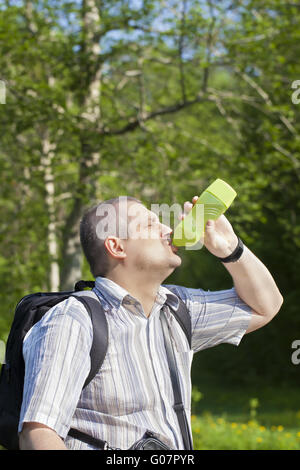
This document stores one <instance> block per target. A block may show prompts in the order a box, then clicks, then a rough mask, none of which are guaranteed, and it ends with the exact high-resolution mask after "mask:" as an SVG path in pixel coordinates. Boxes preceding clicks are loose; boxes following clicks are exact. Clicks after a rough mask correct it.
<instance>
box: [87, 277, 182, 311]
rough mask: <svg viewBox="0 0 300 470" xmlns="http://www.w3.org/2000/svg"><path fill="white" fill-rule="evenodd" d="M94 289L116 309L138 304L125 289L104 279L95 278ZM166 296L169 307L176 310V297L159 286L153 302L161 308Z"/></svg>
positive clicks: (177, 301)
mask: <svg viewBox="0 0 300 470" xmlns="http://www.w3.org/2000/svg"><path fill="white" fill-rule="evenodd" d="M95 289H96V291H98V293H99V294H101V296H102V297H104V299H105V300H106V301H107V302H108V303H110V304H111V305H112V306H114V307H116V308H117V309H119V308H120V306H121V305H122V303H124V304H134V303H136V302H138V301H137V299H135V298H134V297H133V296H132V295H131V294H129V292H128V291H127V290H126V289H124V288H123V287H121V286H120V285H119V284H117V283H116V282H114V281H112V280H111V279H107V278H106V277H101V276H98V277H96V279H95ZM167 296H168V298H169V302H170V305H171V306H172V307H174V308H175V309H177V308H178V304H179V300H178V297H177V296H176V295H175V294H174V293H173V292H171V291H169V290H168V289H167V288H166V287H164V286H159V289H158V292H157V296H156V299H155V302H156V303H158V304H161V306H163V305H164V304H165V302H166V300H167Z"/></svg>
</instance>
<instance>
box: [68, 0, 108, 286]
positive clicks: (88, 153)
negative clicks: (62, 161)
mask: <svg viewBox="0 0 300 470" xmlns="http://www.w3.org/2000/svg"><path fill="white" fill-rule="evenodd" d="M82 19H83V41H82V50H81V53H82V77H83V82H84V83H83V87H82V90H86V92H84V94H83V96H82V99H81V108H82V112H81V117H82V118H84V122H88V123H90V125H91V126H94V125H95V123H97V124H98V123H99V121H100V118H101V111H100V93H101V65H100V61H99V55H100V45H99V34H98V33H99V28H100V11H99V8H98V7H97V2H96V0H83V1H82ZM95 64H98V65H97V67H95ZM80 140H81V159H80V163H79V183H78V188H77V191H76V196H75V200H74V203H73V207H72V210H71V212H70V214H69V217H68V219H67V221H66V224H65V229H64V235H63V250H62V269H61V289H63V290H65V289H67V290H68V289H73V287H74V284H75V282H76V281H77V280H79V279H80V278H81V271H82V250H81V245H80V238H79V223H80V219H81V216H82V213H83V210H84V208H85V206H86V205H89V202H88V201H90V200H91V199H94V194H95V189H96V185H97V174H98V172H99V161H100V153H99V151H98V148H99V144H98V145H97V149H95V148H94V146H93V144H92V143H91V142H90V141H89V132H88V128H86V129H82V132H81V137H80Z"/></svg>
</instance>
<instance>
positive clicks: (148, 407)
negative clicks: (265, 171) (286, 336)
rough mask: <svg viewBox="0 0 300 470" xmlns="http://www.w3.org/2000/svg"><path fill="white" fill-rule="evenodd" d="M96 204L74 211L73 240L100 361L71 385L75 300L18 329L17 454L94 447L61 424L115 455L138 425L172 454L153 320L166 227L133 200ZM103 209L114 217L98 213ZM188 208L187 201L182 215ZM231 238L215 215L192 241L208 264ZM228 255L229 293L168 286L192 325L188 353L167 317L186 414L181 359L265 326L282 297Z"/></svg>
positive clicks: (84, 347)
mask: <svg viewBox="0 0 300 470" xmlns="http://www.w3.org/2000/svg"><path fill="white" fill-rule="evenodd" d="M121 199H122V200H121ZM196 200H197V197H195V198H194V199H193V203H195V202H196ZM103 204H104V203H102V204H100V205H99V206H98V207H94V208H92V209H90V210H89V211H88V212H87V213H86V214H85V216H84V217H83V219H82V222H81V233H80V235H81V243H82V248H83V251H84V253H85V255H86V258H87V260H88V262H89V264H90V269H91V272H92V274H93V275H94V277H95V278H96V282H95V288H94V292H95V293H96V295H97V296H98V298H99V300H100V301H101V304H102V305H103V307H104V309H105V311H106V318H107V321H108V326H109V347H108V351H107V355H106V357H105V361H104V363H103V365H102V367H101V369H100V371H99V372H98V374H97V375H96V377H95V378H94V379H93V380H92V382H91V383H90V384H89V385H88V386H87V387H86V388H85V389H84V390H82V386H83V384H84V382H85V378H86V377H87V375H88V372H89V367H90V356H89V350H90V347H91V344H92V326H91V321H90V319H89V317H88V314H87V312H86V311H85V309H84V307H83V305H82V304H81V303H80V302H79V301H78V300H77V299H74V298H70V299H67V300H65V301H63V302H61V303H60V304H59V305H57V306H56V307H53V308H52V309H51V310H50V311H49V312H48V313H47V314H46V315H45V317H44V318H43V319H42V320H41V321H40V322H39V323H38V324H36V325H35V326H34V327H33V328H32V329H31V330H30V332H29V333H28V335H27V337H26V338H25V340H24V348H23V354H24V359H25V364H26V373H25V386H24V395H23V405H22V411H21V417H20V425H19V431H20V447H21V449H94V448H95V447H94V446H92V445H88V444H85V443H83V442H81V441H80V440H78V439H73V438H71V437H70V436H68V430H69V429H70V428H71V427H72V428H75V429H77V430H79V431H82V432H84V433H87V434H89V435H91V436H93V437H95V438H97V439H102V440H104V441H106V442H108V444H109V446H111V447H116V448H121V449H128V448H129V447H130V446H131V445H132V444H133V443H134V442H136V441H137V440H138V439H140V438H141V437H142V436H143V434H144V432H145V431H146V430H147V429H149V430H150V431H152V432H154V433H155V434H156V436H157V437H158V438H159V439H161V440H162V441H163V442H164V443H165V444H166V445H168V446H170V447H171V448H173V449H183V440H182V436H181V433H180V428H179V425H178V421H177V417H176V414H175V412H174V409H173V400H174V395H173V389H172V384H171V379H170V373H169V369H168V363H167V358H166V351H165V347H164V340H163V335H162V329H161V323H160V321H159V320H160V313H161V309H162V307H163V305H164V304H165V301H166V294H167V293H168V294H170V290H169V289H168V286H164V285H162V282H163V281H164V280H165V279H166V278H167V277H168V276H169V275H170V274H171V273H172V272H173V271H174V269H175V268H177V267H179V266H180V264H181V258H180V257H179V255H178V250H177V248H175V247H173V246H172V245H171V243H170V237H171V233H172V230H171V228H170V227H169V226H167V225H164V224H162V223H161V222H160V220H159V218H158V216H157V215H156V214H155V213H154V212H151V211H150V210H148V209H147V208H146V207H145V206H144V205H143V204H142V203H141V202H140V201H138V200H137V199H134V198H127V199H126V200H125V201H124V198H120V199H118V198H116V199H112V200H109V201H105V208H106V213H105V212H104V211H103V210H101V209H103V207H104V206H103ZM187 206H189V207H187ZM110 207H111V208H113V209H114V211H112V212H111V211H109V210H108V211H107V208H110ZM191 207H192V204H191V203H187V204H186V212H187V211H188V210H190V208H191ZM111 222H115V224H113V223H111ZM124 224H125V225H126V226H127V229H128V230H127V231H126V230H125V233H126V236H124ZM130 227H134V230H129V228H130ZM121 232H122V234H121ZM137 233H138V236H136V235H137ZM149 234H150V235H149ZM237 242H238V238H237V236H236V234H235V232H234V230H233V228H232V226H231V224H230V223H229V221H228V220H227V218H226V217H225V216H224V215H222V216H221V217H219V219H217V220H216V221H208V222H207V225H206V229H205V238H204V245H205V247H206V248H207V249H208V250H209V251H210V252H211V254H212V255H214V256H215V257H217V259H219V258H222V259H224V258H226V257H228V256H230V255H231V254H232V253H233V252H234V251H235V249H236V246H237ZM239 256H240V257H239V259H238V260H236V261H233V262H229V263H228V262H223V265H224V267H225V268H226V269H227V270H228V272H229V273H230V275H231V276H232V280H233V284H234V287H233V288H232V289H229V290H223V291H217V292H210V291H207V292H205V291H203V290H202V289H191V288H185V287H182V286H176V287H175V292H176V294H175V293H174V292H173V297H172V299H173V300H172V301H173V302H174V306H176V304H178V297H177V295H178V296H179V297H180V298H181V299H182V300H183V301H184V302H185V303H186V305H187V308H188V311H189V313H190V315H191V322H192V348H190V347H189V344H188V341H187V339H186V337H185V335H184V333H183V330H182V329H181V327H180V325H179V323H178V322H177V320H176V319H175V318H174V317H173V315H172V314H171V313H170V312H169V314H168V316H167V318H168V322H169V325H170V330H171V336H172V342H173V345H174V351H175V356H176V362H177V368H178V374H179V379H180V385H181V392H182V396H183V402H184V406H185V411H186V414H187V416H188V417H189V416H190V406H191V380H190V370H191V363H192V357H193V353H194V352H197V351H200V350H202V349H205V348H208V347H212V346H215V345H217V344H220V343H230V344H233V345H238V344H239V343H240V341H241V339H242V337H243V335H244V334H245V333H249V332H251V331H254V330H256V329H258V328H261V327H262V326H264V325H265V324H266V323H268V322H269V321H270V320H271V319H272V318H273V317H274V315H276V313H277V312H278V311H279V309H280V307H281V305H282V302H283V298H282V296H281V294H280V292H279V290H278V288H277V286H276V284H275V282H274V280H273V278H272V276H271V274H270V273H269V271H268V269H267V268H266V267H265V266H264V264H263V263H262V262H261V261H260V260H259V259H258V258H257V257H256V256H255V255H254V254H253V253H252V252H251V251H250V250H249V249H248V248H247V247H246V246H244V249H243V251H242V253H241V254H240V255H239ZM218 262H219V260H218ZM199 269H201V265H200V259H199ZM169 287H170V289H171V286H169ZM172 290H174V286H173V288H172ZM189 421H190V420H189Z"/></svg>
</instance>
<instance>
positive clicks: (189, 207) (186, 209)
mask: <svg viewBox="0 0 300 470" xmlns="http://www.w3.org/2000/svg"><path fill="white" fill-rule="evenodd" d="M198 197H199V196H194V197H193V199H192V202H190V201H185V203H184V205H183V214H179V216H178V218H179V220H182V219H184V217H185V216H186V215H187V214H188V213H189V212H190V211H191V210H192V209H193V207H194V205H195V204H196V202H197V200H198Z"/></svg>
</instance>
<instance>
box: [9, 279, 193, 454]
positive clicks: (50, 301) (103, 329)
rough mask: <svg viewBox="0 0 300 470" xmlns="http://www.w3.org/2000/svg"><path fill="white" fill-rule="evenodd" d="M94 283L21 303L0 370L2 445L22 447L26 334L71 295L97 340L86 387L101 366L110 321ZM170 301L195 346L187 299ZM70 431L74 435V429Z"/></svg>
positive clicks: (42, 294)
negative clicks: (176, 303) (83, 310)
mask: <svg viewBox="0 0 300 470" xmlns="http://www.w3.org/2000/svg"><path fill="white" fill-rule="evenodd" d="M94 285H95V282H94V281H78V282H77V283H76V284H75V287H74V290H73V291H68V292H39V293H34V294H29V295H26V296H25V297H23V298H22V299H21V300H20V301H19V303H18V304H17V306H16V309H15V314H14V319H13V322H12V326H11V330H10V333H9V336H8V340H7V345H6V355H5V363H4V364H3V365H2V368H1V374H0V445H2V446H3V447H5V448H6V449H8V450H18V449H19V437H18V424H19V417H20V412H21V406H22V399H23V386H24V372H25V364H24V359H23V352H22V348H23V340H24V338H25V335H26V334H27V332H28V331H29V330H30V329H31V327H32V326H33V325H34V324H35V323H37V322H38V321H39V320H41V318H42V317H43V316H44V315H45V314H46V313H47V312H48V310H50V308H52V307H54V306H55V305H57V304H58V303H60V302H62V301H63V300H65V299H67V298H69V297H70V296H75V297H76V299H77V300H79V301H80V302H82V304H83V305H84V306H85V308H86V310H87V312H88V314H89V316H90V318H91V321H92V326H93V342H92V346H91V350H90V356H91V369H90V372H89V375H88V377H87V379H86V381H85V383H84V386H83V388H84V387H86V386H87V385H88V384H89V383H90V381H91V380H92V379H93V378H94V377H95V375H96V374H97V372H98V371H99V370H100V368H101V365H102V363H103V361H104V358H105V355H106V351H107V348H108V324H107V320H106V316H105V312H104V309H103V308H102V306H101V303H100V301H99V298H98V297H97V295H96V294H95V293H94V292H92V291H91V290H89V291H88V290H84V289H85V288H87V287H88V288H93V287H94ZM168 288H169V287H168ZM169 290H170V289H169ZM174 293H175V292H174ZM166 303H167V305H168V306H169V307H170V312H171V313H173V315H174V317H175V318H176V320H177V321H178V323H179V324H180V326H181V328H182V330H183V331H184V333H185V335H186V337H187V340H188V342H189V345H190V347H191V319H190V315H189V313H188V311H187V307H186V305H185V303H184V302H183V301H182V300H181V299H179V307H178V309H177V310H176V311H175V310H174V309H173V308H172V307H171V305H170V303H169V297H168V295H167V301H166ZM69 434H70V435H72V429H71V430H70V432H69Z"/></svg>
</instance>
